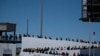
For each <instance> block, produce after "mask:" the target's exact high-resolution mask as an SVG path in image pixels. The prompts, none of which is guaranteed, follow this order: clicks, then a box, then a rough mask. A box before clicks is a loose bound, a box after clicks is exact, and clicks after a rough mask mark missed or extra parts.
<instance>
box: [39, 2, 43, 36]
mask: <svg viewBox="0 0 100 56" xmlns="http://www.w3.org/2000/svg"><path fill="white" fill-rule="evenodd" d="M40 5H41V16H40V17H41V18H40V37H42V36H43V0H41V4H40Z"/></svg>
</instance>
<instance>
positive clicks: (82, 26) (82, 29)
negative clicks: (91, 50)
mask: <svg viewBox="0 0 100 56" xmlns="http://www.w3.org/2000/svg"><path fill="white" fill-rule="evenodd" d="M40 6H41V5H40V0H0V22H9V23H16V24H17V28H16V34H26V29H27V19H28V20H29V34H30V35H35V36H36V35H40V13H41V9H40ZM80 18H81V0H75V1H74V0H44V1H43V36H47V37H49V36H50V37H52V38H56V37H58V38H60V37H62V38H63V39H65V38H70V39H77V38H78V39H84V40H89V32H90V33H91V35H90V37H91V39H92V40H97V41H100V30H99V29H100V23H96V22H92V23H90V24H89V23H88V22H82V21H80V20H79V19H80ZM93 32H95V33H96V34H95V36H93Z"/></svg>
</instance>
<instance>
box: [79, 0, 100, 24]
mask: <svg viewBox="0 0 100 56" xmlns="http://www.w3.org/2000/svg"><path fill="white" fill-rule="evenodd" d="M89 19H90V21H91V22H100V0H82V17H81V19H80V20H82V21H83V22H89Z"/></svg>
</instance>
